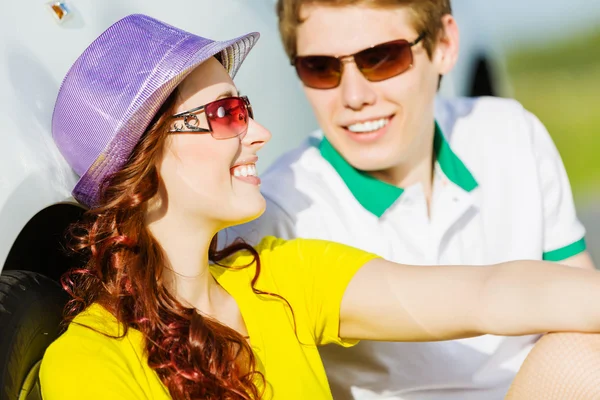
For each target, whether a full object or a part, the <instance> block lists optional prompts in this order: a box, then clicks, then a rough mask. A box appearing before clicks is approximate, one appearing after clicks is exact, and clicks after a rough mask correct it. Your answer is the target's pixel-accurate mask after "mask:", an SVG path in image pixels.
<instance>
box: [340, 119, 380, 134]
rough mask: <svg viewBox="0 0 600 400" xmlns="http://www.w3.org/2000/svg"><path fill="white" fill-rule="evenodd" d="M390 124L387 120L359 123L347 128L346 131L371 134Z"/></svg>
mask: <svg viewBox="0 0 600 400" xmlns="http://www.w3.org/2000/svg"><path fill="white" fill-rule="evenodd" d="M388 122H390V119H389V118H381V119H377V120H374V121H367V122H359V123H357V124H352V125H350V126H349V127H348V130H349V131H351V132H355V133H364V132H373V131H376V130H378V129H381V128H383V127H384V126H386V125H387V124H388Z"/></svg>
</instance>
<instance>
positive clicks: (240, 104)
mask: <svg viewBox="0 0 600 400" xmlns="http://www.w3.org/2000/svg"><path fill="white" fill-rule="evenodd" d="M206 116H207V118H208V122H209V124H210V128H211V134H212V136H213V137H214V138H215V139H229V138H233V137H236V136H239V135H241V134H242V133H244V132H246V130H247V129H248V108H247V107H246V102H245V101H244V100H243V99H242V98H241V97H229V98H226V99H221V100H217V101H214V102H212V103H209V104H207V105H206Z"/></svg>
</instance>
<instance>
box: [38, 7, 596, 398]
mask: <svg viewBox="0 0 600 400" xmlns="http://www.w3.org/2000/svg"><path fill="white" fill-rule="evenodd" d="M257 38H258V35H257V34H250V35H246V36H243V37H241V38H238V39H234V40H231V41H227V42H213V41H210V40H208V39H204V38H200V37H198V36H195V35H192V34H189V33H187V32H183V31H181V30H179V29H177V28H174V27H171V26H168V25H166V24H163V23H161V22H159V21H156V20H154V19H151V18H149V17H145V16H141V15H133V16H129V17H126V18H124V19H123V20H121V21H119V22H117V23H116V24H115V25H113V26H112V27H110V28H109V29H108V30H107V31H106V32H105V33H103V34H102V35H101V36H100V37H99V38H98V39H96V41H94V42H93V43H92V44H91V45H90V47H89V48H88V49H87V50H86V51H85V52H84V53H83V54H82V56H81V57H80V58H79V59H78V60H77V61H76V62H75V64H74V66H73V67H72V68H71V70H70V71H69V73H68V74H67V76H66V78H65V80H64V82H63V85H62V87H61V90H60V93H59V96H58V99H57V102H56V107H55V111H54V117H53V136H54V139H55V141H56V143H57V145H58V147H59V148H60V150H61V152H62V153H63V155H64V156H65V158H66V159H67V160H68V161H69V163H70V164H71V166H72V167H73V169H74V170H75V171H76V172H77V173H78V174H79V175H80V177H81V178H80V181H79V182H78V184H77V185H76V187H75V189H74V192H73V194H74V196H75V198H76V199H77V200H78V201H80V202H81V203H83V204H85V205H86V206H88V207H89V208H90V211H89V212H88V213H87V219H86V220H85V221H84V222H82V223H81V225H79V226H78V227H76V229H75V236H76V239H77V244H78V248H79V249H80V250H81V251H85V252H87V254H88V256H89V261H88V262H87V264H86V265H85V267H83V268H81V269H80V270H77V271H72V272H71V273H70V274H69V275H68V276H67V277H66V278H65V279H64V285H65V287H66V289H67V290H68V291H69V292H70V293H71V294H72V296H73V300H72V301H71V303H70V306H69V309H68V320H69V321H70V324H69V326H68V329H67V331H66V332H65V333H64V335H63V336H61V337H60V338H59V339H58V340H57V341H56V342H55V343H53V344H52V345H51V346H50V347H49V349H48V350H47V352H46V355H45V357H44V360H43V363H42V366H41V372H40V379H41V386H42V392H43V395H44V398H45V399H46V400H53V399H63V400H64V399H75V398H78V399H79V398H85V399H95V398H98V399H99V398H103V399H107V398H111V399H112V398H119V399H145V398H154V399H168V398H174V399H256V398H273V397H274V398H277V399H286V400H289V399H328V398H331V394H330V391H329V387H328V384H327V380H326V377H325V372H324V370H323V366H322V364H321V360H320V358H319V354H318V351H317V346H318V345H322V344H327V343H337V344H340V345H343V346H351V345H352V344H354V343H355V342H356V340H358V339H371V340H393V341H431V340H446V339H453V338H462V337H470V336H475V335H481V334H485V333H491V334H497V335H522V334H530V333H538V332H546V331H550V330H552V331H581V332H598V331H600V312H599V311H598V310H597V307H595V306H594V305H595V304H600V290H599V289H600V275H599V274H596V273H594V272H591V271H575V270H572V269H569V268H566V267H560V266H556V265H553V264H547V263H543V262H533V261H531V262H527V261H523V262H513V263H505V264H502V265H496V266H491V267H488V268H475V267H462V266H455V267H413V266H407V265H399V264H394V263H391V262H388V261H385V260H382V259H379V258H377V257H376V256H374V255H372V254H367V253H365V252H362V251H359V250H357V249H353V248H349V247H346V246H342V245H338V244H334V243H328V242H323V241H314V240H293V241H288V242H286V241H283V240H278V239H276V238H272V237H268V238H265V239H264V240H263V241H262V242H261V243H260V244H259V245H258V246H257V247H256V248H252V247H250V246H248V245H245V244H243V243H241V242H240V243H237V244H234V245H232V246H230V247H228V248H226V249H224V250H222V251H217V250H216V249H217V243H216V239H215V237H216V234H217V232H218V231H219V230H221V229H224V228H226V227H228V226H232V225H235V224H240V223H243V222H246V221H249V220H252V219H253V218H256V217H258V216H259V215H260V214H261V213H262V212H263V210H264V207H265V202H264V199H263V197H262V196H261V194H260V190H259V184H260V179H259V178H258V177H257V176H256V169H255V163H256V161H257V156H256V153H257V151H258V150H260V148H261V147H262V146H263V145H264V144H265V143H266V142H267V141H268V140H269V138H270V133H269V132H268V131H267V130H266V129H265V128H263V127H262V126H260V125H259V124H258V123H256V122H255V121H254V120H253V119H252V108H251V106H250V103H249V101H248V100H247V99H246V98H242V97H239V95H238V94H237V90H236V88H235V86H234V85H233V82H232V80H231V77H232V76H233V75H234V74H235V72H236V71H237V68H238V67H239V65H240V64H241V61H242V60H243V59H244V57H245V56H246V54H247V53H248V51H249V50H250V48H251V47H252V46H253V45H254V42H255V41H256V39H257ZM574 310H575V311H576V312H575V311H574Z"/></svg>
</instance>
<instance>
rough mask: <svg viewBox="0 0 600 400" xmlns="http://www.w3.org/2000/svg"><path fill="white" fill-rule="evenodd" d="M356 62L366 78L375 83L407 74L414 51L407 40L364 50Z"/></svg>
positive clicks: (355, 57)
mask: <svg viewBox="0 0 600 400" xmlns="http://www.w3.org/2000/svg"><path fill="white" fill-rule="evenodd" d="M354 60H355V62H356V65H357V66H358V68H359V69H360V71H361V72H362V73H363V75H364V76H365V78H367V79H368V80H370V81H374V82H376V81H382V80H385V79H389V78H391V77H393V76H396V75H400V74H401V73H403V72H406V70H408V69H409V68H410V66H411V64H412V62H413V59H412V50H411V48H410V44H409V43H408V42H407V41H406V40H397V41H395V42H390V43H384V44H380V45H379V46H375V47H372V48H370V49H366V50H363V51H361V52H360V53H357V54H356V55H355V56H354Z"/></svg>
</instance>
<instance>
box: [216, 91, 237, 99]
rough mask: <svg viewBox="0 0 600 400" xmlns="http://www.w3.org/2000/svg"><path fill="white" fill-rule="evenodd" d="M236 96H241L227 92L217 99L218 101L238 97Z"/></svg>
mask: <svg viewBox="0 0 600 400" xmlns="http://www.w3.org/2000/svg"><path fill="white" fill-rule="evenodd" d="M236 96H239V94H234V93H233V92H232V91H231V90H227V91H225V92H223V93H221V94H220V95H219V97H217V100H219V99H224V98H226V97H236Z"/></svg>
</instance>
